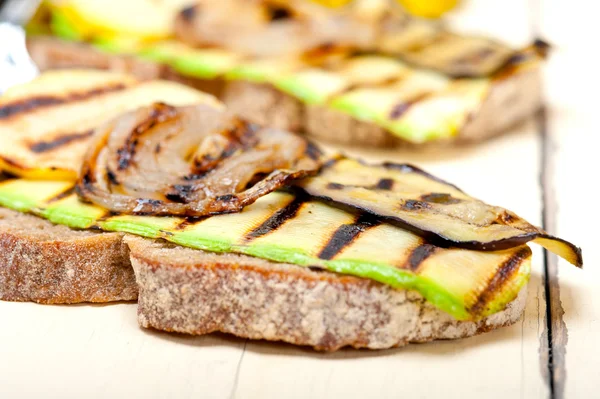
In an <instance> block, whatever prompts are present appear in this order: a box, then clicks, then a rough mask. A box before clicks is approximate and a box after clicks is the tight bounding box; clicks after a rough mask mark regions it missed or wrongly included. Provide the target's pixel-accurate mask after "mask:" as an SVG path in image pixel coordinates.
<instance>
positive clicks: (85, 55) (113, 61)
mask: <svg viewBox="0 0 600 399" xmlns="http://www.w3.org/2000/svg"><path fill="white" fill-rule="evenodd" d="M27 50H28V51H29V55H30V56H31V59H32V60H33V61H34V62H35V64H36V65H37V66H38V68H39V69H40V70H42V71H45V70H49V69H62V68H95V69H106V70H112V71H115V72H123V73H129V74H131V75H133V76H135V77H136V78H138V79H140V80H153V79H159V78H161V77H162V76H163V75H164V74H166V73H167V72H166V71H165V69H166V67H165V66H163V65H160V64H158V63H155V62H151V61H146V60H143V59H140V58H139V57H134V56H126V55H117V54H109V53H105V52H101V51H98V50H96V49H95V48H93V47H91V46H89V45H87V44H84V43H76V42H67V41H64V40H60V39H56V38H53V37H44V36H36V37H33V38H29V39H28V40H27Z"/></svg>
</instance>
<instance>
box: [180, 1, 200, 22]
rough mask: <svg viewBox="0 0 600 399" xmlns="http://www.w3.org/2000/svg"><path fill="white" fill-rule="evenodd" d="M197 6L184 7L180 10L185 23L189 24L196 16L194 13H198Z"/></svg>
mask: <svg viewBox="0 0 600 399" xmlns="http://www.w3.org/2000/svg"><path fill="white" fill-rule="evenodd" d="M198 7H199V5H198V4H194V5H191V6H188V7H185V8H184V9H183V10H181V17H182V18H183V20H184V21H185V22H191V21H192V20H193V19H194V17H195V16H196V12H197V11H198Z"/></svg>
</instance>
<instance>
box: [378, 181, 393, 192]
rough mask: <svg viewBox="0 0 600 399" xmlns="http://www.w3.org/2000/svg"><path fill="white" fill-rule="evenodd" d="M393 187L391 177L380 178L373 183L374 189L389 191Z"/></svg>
mask: <svg viewBox="0 0 600 399" xmlns="http://www.w3.org/2000/svg"><path fill="white" fill-rule="evenodd" d="M392 187H394V180H393V179H380V180H379V181H378V182H377V184H376V185H375V188H376V189H379V190H386V191H389V190H391V189H392Z"/></svg>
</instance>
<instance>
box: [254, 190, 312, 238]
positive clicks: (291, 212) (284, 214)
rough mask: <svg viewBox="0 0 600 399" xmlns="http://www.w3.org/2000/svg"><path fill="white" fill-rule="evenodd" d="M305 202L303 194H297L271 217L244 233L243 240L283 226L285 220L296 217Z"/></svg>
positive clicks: (260, 235)
mask: <svg viewBox="0 0 600 399" xmlns="http://www.w3.org/2000/svg"><path fill="white" fill-rule="evenodd" d="M305 202H306V198H305V197H304V196H297V197H296V198H294V200H292V202H290V203H289V204H287V205H286V206H285V207H283V208H281V209H279V210H278V211H277V212H275V213H274V214H273V215H271V217H269V218H268V219H267V220H265V221H264V222H263V223H262V224H261V225H260V226H258V227H256V228H254V229H253V230H251V231H250V232H248V233H246V236H245V237H244V239H245V241H252V240H254V239H256V238H259V237H262V236H265V235H267V234H269V233H271V232H273V231H275V230H277V229H278V228H280V227H281V226H283V225H284V224H285V222H287V221H288V220H290V219H293V218H294V217H296V215H297V214H298V212H299V211H300V209H301V208H302V206H303V205H304V204H305Z"/></svg>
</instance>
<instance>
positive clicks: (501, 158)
mask: <svg viewBox="0 0 600 399" xmlns="http://www.w3.org/2000/svg"><path fill="white" fill-rule="evenodd" d="M529 19H530V13H529V9H528V4H527V2H521V1H517V0H510V1H504V2H494V1H491V0H486V1H482V0H478V1H470V2H467V3H465V4H464V8H463V9H462V10H461V11H460V12H459V13H458V14H457V15H455V16H454V17H453V22H454V23H455V24H458V23H460V24H462V28H463V29H464V30H469V31H476V32H479V33H482V34H492V35H494V36H496V37H501V38H504V39H506V40H507V41H509V42H511V43H513V44H517V45H518V44H525V43H526V42H527V41H528V40H530V39H531V38H532V34H531V29H530V27H531V26H530V23H529ZM559 80H560V79H559ZM569 81H570V79H569ZM567 83H568V82H567V80H566V79H564V80H563V84H565V85H566V84H567ZM559 90H560V89H559ZM558 97H560V96H558ZM584 133H585V132H583V131H582V133H581V134H584ZM589 133H592V132H589ZM541 150H542V146H541V141H540V138H539V136H538V134H537V129H536V125H535V124H534V123H533V121H529V122H528V123H525V124H523V125H521V126H520V127H518V128H515V129H514V132H512V133H511V134H509V135H506V136H503V137H500V138H497V139H494V140H492V141H489V142H486V143H483V144H481V145H479V146H471V147H465V148H452V149H447V150H446V149H432V150H431V151H427V152H424V153H413V152H411V151H409V150H404V151H395V152H391V151H378V152H375V151H373V152H363V151H358V150H356V149H353V150H348V152H350V153H353V154H357V155H360V156H362V157H364V158H367V159H373V160H380V159H387V160H390V161H396V162H411V163H415V164H417V165H419V166H421V167H423V168H425V169H426V170H428V171H430V172H432V173H434V174H436V175H439V176H440V177H442V178H444V179H447V180H449V181H451V182H453V183H455V184H457V185H458V186H459V187H461V188H463V189H464V190H465V191H467V192H468V193H470V194H472V195H474V196H477V197H480V198H481V199H483V200H484V201H487V202H489V203H492V204H498V205H502V206H505V207H507V208H509V209H511V210H514V211H515V212H516V213H517V214H519V215H520V216H523V217H525V218H526V219H528V220H529V221H531V222H533V223H535V224H540V223H541V221H542V220H541V215H542V202H541V194H542V193H541V189H540V186H539V173H540V164H541ZM589 151H592V149H589ZM573 168H575V167H574V166H573ZM573 170H574V169H571V171H573ZM564 178H565V181H566V182H567V183H568V184H569V186H568V187H570V188H575V184H576V183H577V182H576V181H575V180H574V179H573V180H572V181H569V180H568V175H565V177H564ZM581 181H582V180H581ZM577 192H578V190H577V189H576V188H575V189H574V192H573V195H576V194H577ZM567 199H568V198H567ZM571 199H572V198H571ZM570 203H573V202H570ZM575 212H576V210H573V213H572V214H571V215H575ZM560 220H561V221H562V218H561V219H560ZM573 223H575V222H573ZM561 226H562V227H561ZM564 226H565V224H562V223H560V224H559V231H557V233H561V234H562V233H563V231H562V230H561V228H562V229H565V227H564ZM575 227H576V225H575V224H573V226H571V229H572V231H574V232H576V231H575ZM568 233H569V229H568V228H566V230H565V231H564V234H565V235H566V236H567V238H573V239H576V241H577V242H580V241H583V240H580V238H582V235H581V234H578V235H572V234H568ZM590 240H591V237H590ZM589 242H591V241H589ZM582 243H583V242H582ZM584 248H585V245H584ZM541 255H542V252H541V251H540V250H539V248H534V258H533V264H532V267H533V276H532V279H531V282H530V285H529V296H528V305H527V309H526V312H525V314H524V316H523V319H522V321H521V322H520V323H518V324H516V325H514V326H511V327H508V328H504V329H501V330H497V331H494V332H491V333H488V334H484V335H480V336H477V337H474V338H470V339H465V340H460V341H447V342H438V343H432V344H424V345H413V346H409V347H407V348H401V349H396V350H386V351H379V352H368V351H356V350H342V351H340V352H337V353H334V354H320V353H315V352H313V351H311V350H307V349H303V348H295V347H292V346H290V345H284V344H272V343H263V342H251V341H243V340H239V339H235V338H229V337H226V336H221V335H210V336H205V337H196V338H192V337H187V336H182V335H168V334H163V333H156V332H152V331H145V330H142V329H140V328H139V327H138V326H137V323H136V316H135V305H130V304H120V305H112V306H72V307H64V306H41V305H35V304H21V303H7V302H0V315H1V316H2V328H0V358H2V359H3V361H2V362H0V397H11V398H12V397H39V396H46V395H50V394H51V395H52V396H54V397H60V398H81V397H86V398H101V397H113V398H121V397H126V398H133V397H147V398H166V397H177V398H188V397H189V398H191V397H194V398H197V397H202V398H306V397H313V398H335V397H342V396H343V397H346V398H355V397H378V398H392V397H410V398H416V397H436V396H438V397H444V398H447V397H449V398H471V397H473V398H475V397H477V398H503V399H505V398H547V397H548V396H549V394H550V391H549V388H548V385H547V383H546V381H545V379H544V376H543V371H544V370H548V367H547V364H546V363H543V362H542V363H541V362H540V356H539V348H540V340H541V339H542V340H543V339H544V338H543V337H542V333H543V330H544V315H545V314H546V305H545V292H544V284H543V279H542V278H543V258H542V256H541ZM586 261H587V262H588V264H590V265H593V263H592V262H591V261H590V259H589V258H587V259H586ZM590 268H591V267H590ZM571 269H573V270H571ZM567 270H568V271H567ZM563 271H564V272H565V274H571V271H572V272H573V275H574V276H575V277H573V278H574V279H576V278H579V277H578V276H580V275H577V274H575V273H577V272H580V271H579V270H574V268H572V267H567V266H565V267H563V268H562V269H561V270H560V273H561V280H562V274H563ZM586 272H587V271H586ZM593 283H594V282H593V281H580V280H576V281H574V282H573V283H572V284H570V285H567V286H562V287H561V295H563V297H564V295H569V296H573V295H575V292H576V291H579V289H577V290H576V288H575V287H578V286H579V285H581V284H585V285H586V292H591V290H592V289H593ZM586 298H587V299H586ZM590 298H593V296H577V297H576V298H574V300H573V301H567V300H566V299H565V300H563V305H564V307H565V311H566V315H565V320H566V322H567V324H568V325H569V331H570V333H572V331H574V330H575V329H574V327H572V323H578V325H579V327H581V328H580V329H576V330H577V331H580V335H579V337H580V339H582V340H583V341H585V342H586V343H587V344H584V343H581V344H580V345H579V346H577V348H578V349H577V350H578V351H579V353H580V355H581V356H583V355H584V352H585V350H586V348H589V346H586V345H593V341H592V340H593V335H592V333H591V332H590V333H585V332H584V331H585V327H586V323H588V324H589V325H590V326H591V324H592V322H591V321H589V320H590V319H587V318H585V317H582V318H579V317H576V318H575V319H572V317H573V315H574V312H582V310H581V309H582V306H586V305H588V303H586V300H587V301H588V302H591V299H590ZM582 301H583V303H582ZM594 306H598V305H594ZM586 312H587V310H586ZM596 314H597V313H596ZM586 315H587V316H589V315H590V314H589V313H586ZM596 320H597V318H596ZM596 327H597V326H596ZM572 341H573V340H571V341H570V344H569V345H573V343H572ZM571 350H573V351H576V349H571V346H569V347H568V352H567V358H566V361H567V365H570V364H569V362H570V361H576V359H573V357H572V356H571V352H570V351H571ZM571 359H573V360H571ZM588 365H590V366H591V365H592V363H591V362H590V363H588ZM596 370H597V368H596ZM581 371H582V372H584V371H585V370H581ZM586 372H587V373H588V374H587V376H588V381H589V383H588V384H594V381H595V380H594V379H593V378H591V373H592V372H593V370H589V371H586ZM570 373H571V372H569V376H571V374H570ZM569 378H571V377H569ZM567 381H571V380H570V379H567ZM588 386H590V385H588ZM566 389H567V391H569V389H572V391H573V392H574V393H581V392H583V391H581V390H579V391H578V389H579V388H578V387H572V388H571V386H570V385H569V384H567V388H566ZM583 396H585V395H579V396H578V395H573V397H583Z"/></svg>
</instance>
